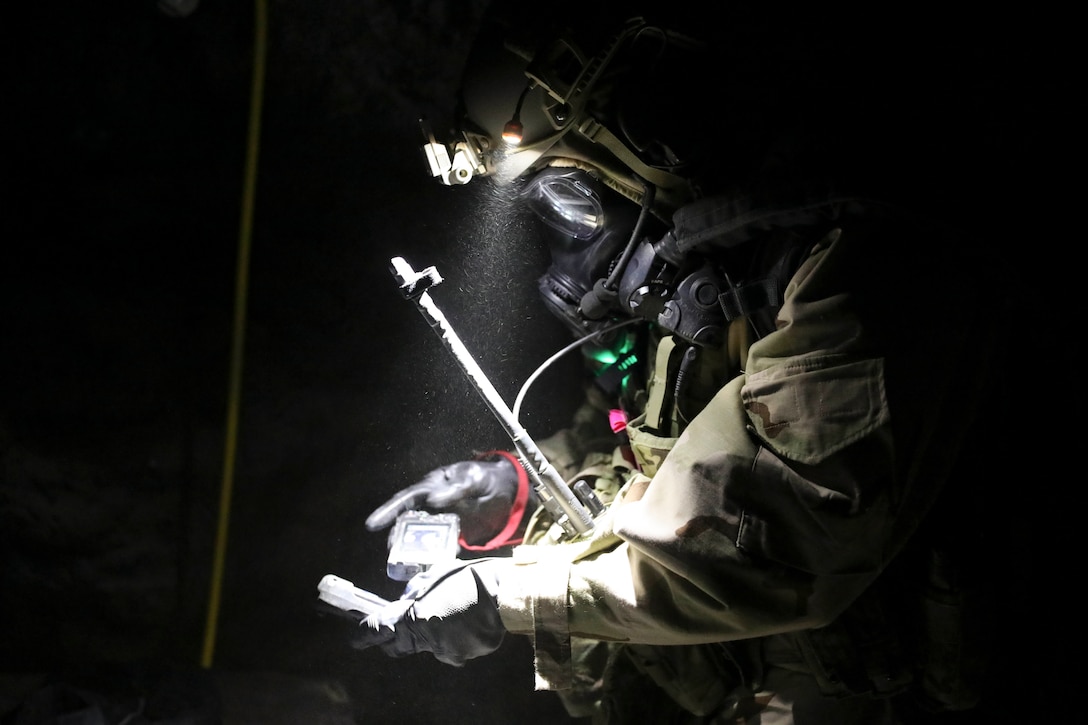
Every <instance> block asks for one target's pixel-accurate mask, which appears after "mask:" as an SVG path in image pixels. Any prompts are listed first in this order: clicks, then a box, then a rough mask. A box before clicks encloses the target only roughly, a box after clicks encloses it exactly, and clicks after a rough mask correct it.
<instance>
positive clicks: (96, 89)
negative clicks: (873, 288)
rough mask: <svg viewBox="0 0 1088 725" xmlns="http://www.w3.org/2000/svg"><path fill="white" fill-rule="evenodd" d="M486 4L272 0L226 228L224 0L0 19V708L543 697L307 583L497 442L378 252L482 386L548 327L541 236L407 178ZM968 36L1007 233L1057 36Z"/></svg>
mask: <svg viewBox="0 0 1088 725" xmlns="http://www.w3.org/2000/svg"><path fill="white" fill-rule="evenodd" d="M484 6H485V3H484V2H482V0H473V1H471V2H467V1H466V2H461V1H456V2H455V1H454V0H444V1H441V2H439V1H435V2H422V1H407V0H405V1H403V2H402V1H400V0H360V1H357V2H349V1H348V0H308V1H307V2H299V3H289V2H286V1H285V0H271V2H269V8H268V20H269V23H268V34H267V43H268V54H267V63H266V66H265V68H266V76H265V86H264V103H263V106H262V109H261V125H260V136H259V149H260V153H259V165H258V175H257V183H256V188H255V200H256V202H255V207H254V216H253V226H252V236H251V240H252V245H251V248H250V253H249V255H248V256H245V257H242V258H240V256H239V249H240V243H239V241H240V239H241V238H242V234H241V233H240V227H241V220H242V215H243V211H242V210H243V205H242V199H243V189H244V183H245V160H246V149H247V144H248V143H251V141H252V140H253V138H254V137H253V136H251V135H250V133H249V130H248V124H249V121H250V118H249V109H250V100H251V93H252V82H253V68H254V8H253V4H252V3H248V2H241V1H240V0H230V1H228V0H204V1H203V2H201V3H200V4H199V6H197V7H196V8H195V11H194V12H192V13H190V14H188V15H184V14H183V15H182V16H180V17H172V16H171V15H170V14H169V13H167V12H164V10H163V9H162V8H160V7H157V6H156V5H155V4H154V3H153V2H151V1H150V0H125V1H120V2H112V3H87V2H76V1H74V0H60V1H59V2H52V3H48V4H43V3H37V4H30V5H27V6H26V7H23V8H22V13H21V18H20V19H18V20H17V21H14V22H13V21H12V20H10V19H9V20H8V21H5V23H4V57H5V62H4V73H5V79H6V80H5V83H4V89H3V97H4V99H5V100H4V103H3V107H4V108H5V110H4V111H3V114H2V115H3V118H4V122H5V125H6V128H7V132H6V134H5V138H4V144H3V154H4V164H3V173H4V176H5V179H6V188H7V191H6V196H5V202H6V203H5V211H4V214H3V227H2V229H3V232H2V233H3V242H4V251H3V260H4V262H3V265H2V269H0V273H2V277H0V279H2V287H0V300H2V307H0V312H2V315H3V317H2V328H0V335H2V337H0V384H2V389H0V390H2V398H0V455H2V461H3V467H2V469H0V485H2V489H0V546H2V549H0V557H2V558H0V563H2V567H3V568H2V571H0V622H2V625H0V637H2V639H0V669H2V671H3V673H5V674H4V676H3V679H2V680H0V681H2V682H3V685H4V686H3V689H2V691H0V698H2V699H0V711H3V712H10V711H12V710H14V709H15V708H16V707H17V706H18V705H19V703H20V702H22V701H24V700H26V699H27V698H33V697H34V696H35V694H36V693H39V694H40V693H42V692H43V690H44V689H45V688H47V687H48V686H49V685H50V684H51V683H54V684H63V685H69V686H72V687H81V688H83V691H84V692H85V693H92V694H89V695H87V697H90V698H93V697H95V696H100V697H102V698H104V699H105V701H106V702H110V703H112V704H114V705H116V706H119V707H120V706H124V705H131V704H132V703H134V702H135V701H136V698H137V697H138V696H139V695H140V694H143V695H145V696H147V695H148V693H152V696H153V697H159V698H160V700H161V698H168V697H173V698H175V700H178V701H182V702H185V703H189V704H190V705H192V707H194V708H196V707H200V706H201V703H203V702H204V701H205V700H206V699H208V698H213V697H218V698H221V699H222V701H223V706H224V708H225V709H226V710H227V712H228V713H229V714H230V716H231V719H230V720H229V722H231V723H235V722H237V723H277V722H307V723H309V722H313V723H320V722H329V723H333V722H336V723H339V722H446V723H457V722H488V723H492V722H494V723H504V722H514V721H517V722H522V723H531V722H541V723H543V722H552V723H554V722H561V721H563V720H564V719H565V716H564V715H563V713H562V710H561V708H560V706H559V703H558V701H557V700H556V699H555V698H554V697H553V696H552V695H550V694H547V693H535V692H533V689H532V685H533V680H532V677H533V675H532V662H531V659H532V653H531V649H530V647H529V644H528V642H527V641H525V640H524V639H523V638H515V637H508V638H507V640H506V642H505V643H504V645H503V647H502V649H501V650H500V651H499V652H498V653H497V654H496V655H494V656H492V657H487V658H483V659H481V660H477V661H474V662H471V663H469V664H468V665H466V666H465V667H464V668H460V669H454V668H450V667H447V666H444V665H440V664H438V663H436V662H435V661H434V660H433V659H432V658H431V657H430V656H419V657H413V658H409V659H405V660H391V659H388V658H386V657H385V656H384V655H381V654H380V653H378V652H374V651H370V652H363V653H359V652H355V651H353V650H351V649H350V648H349V647H348V646H347V643H346V633H345V631H344V628H343V626H342V625H341V624H340V623H339V622H337V621H333V620H330V619H329V618H327V617H320V616H318V614H317V613H316V612H315V609H314V606H313V605H314V601H315V599H316V584H317V582H318V580H319V579H320V578H321V577H322V576H323V575H324V574H326V573H336V574H339V575H340V576H343V577H345V578H348V579H351V580H354V581H355V582H356V583H357V584H359V585H361V586H364V587H366V588H369V589H373V590H375V591H377V592H378V593H379V594H382V595H384V596H386V597H393V596H396V594H397V591H396V587H395V586H394V585H393V583H392V582H389V581H387V580H386V578H385V575H384V556H385V546H384V544H385V542H384V537H383V536H381V535H379V534H371V533H368V532H366V530H365V529H364V527H363V520H364V519H365V516H366V514H367V513H368V512H369V511H370V510H371V509H373V507H374V506H376V505H377V504H379V503H381V502H382V501H383V500H384V499H385V498H386V497H387V496H388V495H390V494H391V493H392V492H394V491H396V490H397V489H399V488H400V487H402V486H403V485H406V484H407V483H410V482H412V481H414V480H416V479H417V478H418V477H419V476H420V475H422V474H423V473H424V472H426V471H427V470H430V469H431V468H433V467H435V466H438V465H441V464H444V463H448V462H452V461H455V460H461V459H464V458H465V457H467V455H469V454H470V453H471V452H472V451H474V450H481V449H486V448H489V447H502V446H505V445H506V443H507V441H506V438H505V436H504V434H503V432H502V430H501V428H500V427H499V426H498V424H497V423H496V421H495V420H494V419H493V417H492V416H491V415H490V413H489V412H488V411H487V409H486V408H485V407H484V406H483V404H482V402H481V401H480V399H479V398H478V397H477V395H476V393H475V392H474V391H473V390H471V389H470V387H469V386H468V384H467V382H466V381H465V379H464V377H463V376H462V375H461V373H460V372H459V371H458V370H457V369H456V368H454V367H453V366H452V365H451V359H450V357H449V355H448V353H446V351H445V350H444V349H443V348H442V346H441V344H440V343H439V341H438V339H437V338H436V337H435V336H434V335H433V334H432V333H431V332H429V331H428V329H427V326H426V324H425V323H424V322H423V320H422V318H420V316H419V315H418V313H417V312H416V311H415V310H414V309H413V307H412V306H411V305H410V304H408V303H407V302H404V301H402V299H401V298H400V296H399V294H398V292H397V290H396V287H395V284H394V282H393V280H392V277H391V276H390V274H389V272H388V268H387V266H388V261H389V258H390V257H391V256H394V255H401V256H405V257H406V258H407V259H408V260H409V262H410V263H412V264H413V265H414V266H415V267H416V268H422V267H425V266H429V265H432V264H433V265H437V266H438V269H439V271H440V272H441V273H442V274H443V276H444V277H445V278H446V281H445V282H444V283H443V284H442V285H441V286H440V287H439V288H438V289H437V290H436V291H435V293H434V297H435V299H436V301H437V302H438V303H439V305H440V306H441V307H442V308H443V309H444V310H445V312H446V314H447V315H448V316H449V318H450V320H451V322H452V323H453V325H454V328H455V329H456V330H457V331H458V332H459V333H460V334H461V336H462V338H463V339H464V340H465V343H466V345H467V346H468V348H469V349H470V350H471V351H473V353H474V354H475V355H476V357H477V360H478V362H480V364H481V366H482V367H483V369H484V370H485V371H486V372H487V373H488V374H489V375H490V376H491V377H492V380H493V382H494V383H495V385H496V387H497V388H498V389H499V391H500V392H501V393H502V394H503V395H504V396H505V397H506V398H507V400H509V401H512V400H513V398H514V395H515V394H516V392H517V390H518V387H519V386H520V384H521V381H523V380H524V379H525V378H526V376H527V375H529V374H530V373H531V372H532V370H533V369H534V368H535V367H536V365H538V364H539V363H540V362H541V361H542V360H544V359H545V358H546V357H547V356H548V355H550V354H551V352H553V351H554V350H556V349H558V347H559V346H561V345H562V344H565V343H566V342H567V341H568V338H567V336H566V333H565V332H563V331H562V330H561V329H560V328H559V326H558V323H556V322H554V321H553V320H552V319H551V318H550V317H548V315H547V313H546V312H545V311H544V310H543V309H542V307H541V306H540V305H539V304H538V302H537V300H536V296H535V290H534V286H533V285H532V284H531V280H533V279H535V277H536V276H537V274H539V272H540V271H541V270H542V265H543V263H544V261H545V258H544V256H543V254H544V253H543V251H542V249H541V247H540V245H539V244H536V243H535V239H534V235H533V231H532V228H531V227H530V226H528V225H526V224H524V221H525V220H524V219H523V218H521V217H519V216H518V215H517V213H516V212H515V211H513V210H511V209H510V207H509V206H508V205H506V204H505V203H504V200H502V199H499V198H490V197H488V195H487V191H486V187H484V186H482V185H474V186H470V187H466V188H458V189H452V190H451V189H447V188H445V187H442V186H441V185H439V184H438V183H436V182H435V181H433V180H431V179H430V178H429V176H428V174H427V173H426V170H425V168H424V165H423V160H422V157H421V155H420V152H419V146H420V142H421V136H420V135H419V130H418V126H417V120H418V118H419V117H420V116H428V117H430V118H432V119H442V118H444V114H448V113H449V112H450V111H451V108H452V99H453V94H454V91H455V89H456V84H457V79H458V75H459V72H460V68H461V65H462V62H463V60H464V57H465V55H466V53H467V52H468V49H469V44H470V42H471V40H472V37H473V36H474V33H475V30H476V27H477V24H478V22H479V19H480V14H481V12H482V10H483V7H484ZM979 40H980V39H979V38H965V43H967V44H968V45H970V44H971V43H973V42H977V41H979ZM983 40H984V44H985V45H987V47H989V48H990V49H991V50H992V49H993V47H995V46H996V47H1000V48H1001V53H999V54H995V57H997V56H1000V57H1001V59H1002V63H1001V66H1000V71H995V73H994V77H993V78H991V79H988V80H987V81H986V82H987V83H988V84H990V90H991V91H992V96H991V99H992V100H993V101H994V104H993V106H991V107H988V108H987V113H988V115H987V116H986V119H987V121H988V122H989V127H990V128H991V129H994V128H996V129H997V130H996V131H993V133H995V134H997V135H1000V136H1001V137H1002V139H1003V144H1006V145H1004V146H1003V149H1004V150H1005V152H1007V154H1008V156H1007V157H1006V158H1001V159H993V158H991V159H990V162H989V163H990V166H989V167H987V168H986V169H985V170H984V174H990V172H992V171H993V170H994V169H1003V170H1004V171H1003V173H1004V174H1005V175H1004V176H1003V178H1002V179H994V178H992V177H991V178H987V179H986V180H985V183H986V184H988V185H989V186H987V187H986V189H985V191H986V193H994V195H995V196H994V199H995V203H994V206H993V207H992V210H991V211H990V213H992V214H993V215H995V216H1000V217H1004V218H1002V219H999V220H996V221H995V219H994V218H989V219H987V220H986V221H985V224H984V226H985V228H986V230H987V233H993V232H995V230H999V231H1000V232H1001V237H1000V238H995V248H1001V249H1008V248H1010V246H1016V245H1021V246H1023V245H1025V244H1032V243H1037V242H1038V237H1039V236H1046V233H1045V227H1042V228H1041V227H1039V226H1037V225H1035V224H1033V223H1032V222H1029V218H1031V211H1032V207H1033V204H1034V200H1035V199H1036V198H1037V197H1042V196H1045V194H1046V193H1047V189H1045V188H1043V187H1046V186H1047V185H1048V184H1050V183H1051V181H1050V177H1047V176H1034V177H1033V176H1032V175H1031V173H1030V172H1029V171H1027V170H1026V169H1027V166H1025V163H1026V162H1028V161H1029V160H1031V161H1034V160H1035V159H1036V157H1037V156H1040V155H1042V151H1041V148H1042V146H1043V144H1044V141H1045V140H1046V139H1044V136H1045V134H1044V133H1042V132H1040V131H1039V130H1038V129H1039V128H1040V127H1042V126H1044V125H1045V124H1040V123H1038V121H1039V119H1040V116H1043V115H1045V114H1044V111H1043V110H1042V107H1041V105H1040V104H1041V103H1042V102H1043V101H1044V100H1045V101H1048V102H1049V101H1051V100H1053V95H1052V93H1051V91H1052V88H1051V86H1050V85H1049V84H1050V83H1051V82H1052V77H1051V75H1050V74H1049V73H1048V72H1043V73H1036V72H1035V70H1036V69H1040V68H1043V69H1047V70H1049V69H1051V67H1052V66H1051V64H1050V61H1049V59H1048V58H1040V57H1039V56H1038V55H1036V53H1037V49H1036V46H1035V45H1030V46H1029V45H1028V44H1027V43H1025V36H1023V35H1021V36H1018V37H1011V36H1010V37H988V38H985V39H983ZM1029 48H1030V50H1029ZM1021 64H1028V67H1030V70H1029V69H1028V67H1025V66H1024V65H1021ZM1010 68H1012V69H1017V70H1016V73H1015V74H1013V75H1011V76H1010V75H1009V74H1008V70H1009V69H1010ZM995 111H996V116H995V115H994V114H993V113H992V112H995ZM1005 114H1007V115H1005ZM961 125H966V124H962V123H961V122H957V126H961ZM929 182H930V180H928V179H925V178H919V179H918V181H917V183H919V184H926V183H929ZM982 195H983V194H980V193H978V192H977V189H976V191H975V192H973V193H972V194H971V197H972V199H976V198H977V197H979V196H982ZM1011 200H1016V201H1017V203H1022V206H1017V205H1016V204H1010V201H1011ZM1041 230H1042V233H1041V234H1040V231H1041ZM1028 237H1031V238H1030V239H1028ZM511 239H514V240H517V242H516V243H513V244H511V243H509V240H511ZM495 240H500V241H501V240H506V243H498V242H496V241H495ZM240 269H241V270H242V271H243V272H244V274H242V275H240V274H239V270H240ZM1053 276H1061V273H1060V272H1058V273H1055V272H1054V269H1053V267H1051V266H1050V265H1049V264H1048V263H1047V262H1045V261H1038V260H1036V262H1034V263H1032V264H1029V265H1028V266H1026V267H1022V268H1021V276H1020V278H1019V283H1021V284H1023V286H1024V290H1025V292H1024V295H1023V297H1022V304H1023V306H1024V309H1025V310H1026V311H1027V312H1028V314H1025V315H1024V317H1025V318H1027V319H1030V320H1032V321H1034V322H1039V321H1041V320H1044V319H1049V318H1051V317H1061V312H1062V310H1063V308H1064V301H1065V299H1066V298H1065V294H1066V293H1065V292H1064V291H1063V289H1064V288H1063V287H1062V286H1061V285H1060V284H1052V283H1051V282H1050V280H1051V279H1053ZM239 278H242V279H244V280H245V282H246V285H247V287H246V295H245V310H246V317H245V327H244V333H245V338H244V342H245V344H244V358H243V360H244V365H243V367H242V371H243V372H242V379H241V380H242V394H241V401H240V403H241V404H240V408H239V419H238V420H239V426H238V429H237V439H236V441H233V442H232V443H231V444H230V446H228V443H227V440H228V438H227V436H228V432H229V431H228V427H227V410H228V400H229V398H228V395H229V381H230V375H229V370H230V364H231V341H232V334H234V333H235V328H234V318H235V310H236V308H235V304H236V293H237V290H238V287H237V285H238V280H239ZM1040 279H1043V280H1046V281H1042V282H1040ZM1043 329H1044V330H1048V329H1049V327H1048V326H1044V328H1043ZM1018 334H1019V333H1018ZM1040 334H1045V332H1044V333H1034V334H1031V335H1027V336H1026V337H1027V339H1028V340H1029V341H1030V340H1032V339H1034V340H1036V341H1037V340H1038V339H1039V335H1040ZM571 364H575V363H574V362H573V361H571V362H569V363H567V362H564V363H560V364H559V365H558V366H557V367H556V369H555V370H554V371H553V372H549V373H548V374H547V375H545V376H544V377H543V378H542V379H541V380H540V381H538V383H537V388H536V389H535V390H536V392H535V393H534V394H533V395H530V396H529V398H528V400H527V402H526V407H525V415H524V417H523V422H524V423H525V425H526V426H527V428H528V429H529V430H530V432H531V433H535V434H541V435H542V434H544V433H546V432H550V431H551V430H552V429H554V428H555V427H557V426H559V425H561V424H562V422H563V421H565V420H566V418H567V416H568V415H569V413H570V412H571V410H572V409H573V406H574V404H575V402H576V401H575V400H573V399H571V398H570V396H571V395H575V394H576V390H572V389H571V386H565V385H553V384H552V383H551V381H553V380H558V379H559V376H564V375H570V374H572V373H573V372H574V370H573V369H572V368H571V367H570V365H571ZM1071 372H1072V371H1071V370H1064V369H1063V370H1059V371H1057V372H1056V374H1055V375H1052V376H1051V378H1050V379H1051V380H1054V381H1060V380H1064V379H1065V375H1066V374H1070V375H1071ZM553 376H557V377H553ZM542 391H543V392H542ZM568 391H569V392H568ZM1057 405H1058V407H1061V406H1062V405H1064V401H1063V402H1059V403H1058V404H1057ZM228 447H230V448H231V449H232V450H234V451H236V462H235V466H234V469H233V473H232V476H231V480H232V481H233V495H232V497H231V504H230V508H229V513H230V528H229V539H228V541H227V546H226V567H225V573H224V577H223V580H222V581H223V589H222V598H221V606H220V608H219V611H218V617H217V622H218V637H217V639H216V642H215V648H214V666H213V667H212V668H210V669H208V670H205V669H204V668H202V667H201V666H200V661H201V652H202V648H203V640H204V636H205V622H206V616H207V610H208V593H209V583H210V579H211V565H212V560H213V550H214V546H215V534H216V517H217V515H218V510H219V508H218V507H219V496H220V488H221V485H222V481H223V478H224V460H225V456H226V451H227V450H228Z"/></svg>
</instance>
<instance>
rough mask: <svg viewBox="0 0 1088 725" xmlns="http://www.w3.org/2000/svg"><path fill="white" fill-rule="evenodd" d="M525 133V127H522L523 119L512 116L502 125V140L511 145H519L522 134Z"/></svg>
mask: <svg viewBox="0 0 1088 725" xmlns="http://www.w3.org/2000/svg"><path fill="white" fill-rule="evenodd" d="M524 133H525V129H524V128H523V127H522V125H521V121H519V120H517V119H516V118H511V119H510V120H509V121H507V122H506V125H505V126H503V127H502V140H503V141H505V142H506V143H508V144H510V145H511V146H517V145H518V144H520V143H521V138H522V134H524Z"/></svg>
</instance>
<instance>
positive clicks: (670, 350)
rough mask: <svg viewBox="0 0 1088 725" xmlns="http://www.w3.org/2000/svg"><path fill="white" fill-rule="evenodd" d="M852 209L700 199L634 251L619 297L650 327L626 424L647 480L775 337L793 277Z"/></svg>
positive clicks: (847, 203)
mask: <svg viewBox="0 0 1088 725" xmlns="http://www.w3.org/2000/svg"><path fill="white" fill-rule="evenodd" d="M856 203H857V202H856V201H855V200H853V199H833V200H826V201H821V202H815V203H811V204H802V205H793V206H789V207H772V208H757V207H754V206H752V205H751V204H749V203H748V202H746V201H744V200H725V199H715V198H711V199H704V200H702V201H699V202H696V203H694V204H691V205H689V206H686V207H684V208H683V209H680V210H679V211H678V212H677V213H676V214H675V215H674V217H673V229H672V231H670V232H669V233H668V234H666V235H665V236H664V237H663V238H662V239H661V240H659V241H657V242H655V243H651V242H649V241H645V242H643V243H642V244H641V245H639V246H638V247H637V248H636V249H635V251H634V253H633V254H632V255H631V258H630V260H629V261H628V263H627V267H626V269H625V271H624V274H623V277H622V278H621V281H620V284H619V288H618V292H619V294H618V300H619V301H620V304H621V305H623V306H624V307H626V308H627V310H628V311H629V312H631V313H633V314H635V315H638V316H641V317H644V318H646V319H648V320H650V321H652V322H653V323H655V325H654V328H655V333H656V334H654V335H651V340H650V349H649V350H648V356H647V359H648V360H652V361H653V363H654V364H653V368H652V370H651V371H650V374H649V375H648V379H647V385H646V389H645V391H644V395H643V396H642V397H641V403H642V404H641V405H639V406H637V408H636V409H639V410H641V413H640V414H639V415H637V416H636V417H634V418H632V419H631V420H630V422H629V423H628V425H627V434H628V437H629V439H630V442H631V448H632V452H633V453H634V455H635V459H636V461H637V462H638V464H639V465H640V467H641V471H642V472H643V473H644V474H646V475H648V476H653V475H654V473H655V472H656V471H657V469H658V466H660V464H661V462H662V461H663V460H664V458H665V456H666V455H667V454H668V452H669V451H670V450H671V449H672V446H673V445H674V444H675V442H676V439H677V437H678V436H679V435H680V433H681V432H682V431H683V429H684V428H685V427H686V425H687V423H688V422H689V421H690V420H691V418H693V417H694V416H695V414H697V413H698V412H699V410H701V409H702V407H703V406H704V405H705V404H706V402H707V401H708V400H709V399H710V398H711V397H712V396H713V395H714V394H715V393H716V392H717V391H718V389H719V388H720V387H721V386H722V385H724V384H725V383H726V382H727V381H728V380H729V379H730V378H732V377H733V376H734V375H736V374H737V373H739V372H741V371H742V370H743V365H744V361H745V358H746V352H747V347H748V345H750V344H751V343H752V342H754V341H755V340H758V339H759V338H761V337H764V336H765V335H768V334H770V333H771V332H773V331H774V329H775V320H776V317H777V314H778V311H779V309H780V308H781V306H782V302H783V300H784V295H785V290H786V285H787V284H788V283H789V280H790V278H791V277H792V276H793V274H794V272H796V271H797V268H798V267H799V266H800V265H801V263H802V261H804V259H805V257H806V256H807V255H808V254H809V252H810V251H811V249H812V247H813V245H815V243H816V242H817V241H818V240H819V239H821V238H822V237H823V236H825V235H826V234H827V233H828V232H829V231H831V230H832V229H834V228H835V226H836V222H837V221H838V219H839V218H840V217H841V215H842V214H843V213H844V212H845V211H846V210H847V209H848V207H851V206H852V205H855V204H856Z"/></svg>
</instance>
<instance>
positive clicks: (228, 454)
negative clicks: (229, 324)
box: [201, 0, 268, 668]
mask: <svg viewBox="0 0 1088 725" xmlns="http://www.w3.org/2000/svg"><path fill="white" fill-rule="evenodd" d="M267 26H268V9H267V1H266V0H256V7H255V17H254V39H253V89H252V93H251V97H250V106H249V138H248V142H247V145H246V168H245V180H244V187H243V191H242V220H241V230H240V232H239V237H238V269H237V277H236V280H235V291H234V335H233V338H232V340H231V356H230V390H229V393H228V400H227V432H226V446H225V452H224V456H223V481H222V487H221V489H220V493H219V525H218V528H217V530H216V536H215V554H214V559H213V561H212V580H211V588H210V591H209V594H208V620H207V623H206V625H205V629H204V653H203V655H202V656H201V666H203V667H204V668H209V667H211V666H212V661H213V659H214V656H215V635H216V630H217V628H218V624H219V599H220V594H221V593H222V584H223V569H224V563H225V561H226V551H227V529H228V528H229V523H230V502H231V493H232V491H233V489H234V461H235V451H236V448H237V443H238V408H239V400H240V399H241V392H242V355H243V352H244V350H245V337H246V335H245V328H246V295H247V288H248V286H249V249H250V238H251V237H252V233H253V201H254V197H255V195H256V186H257V155H258V150H259V149H260V138H261V106H262V104H263V96H264V61H265V51H266V39H267V35H268V32H267V31H268V27H267Z"/></svg>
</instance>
